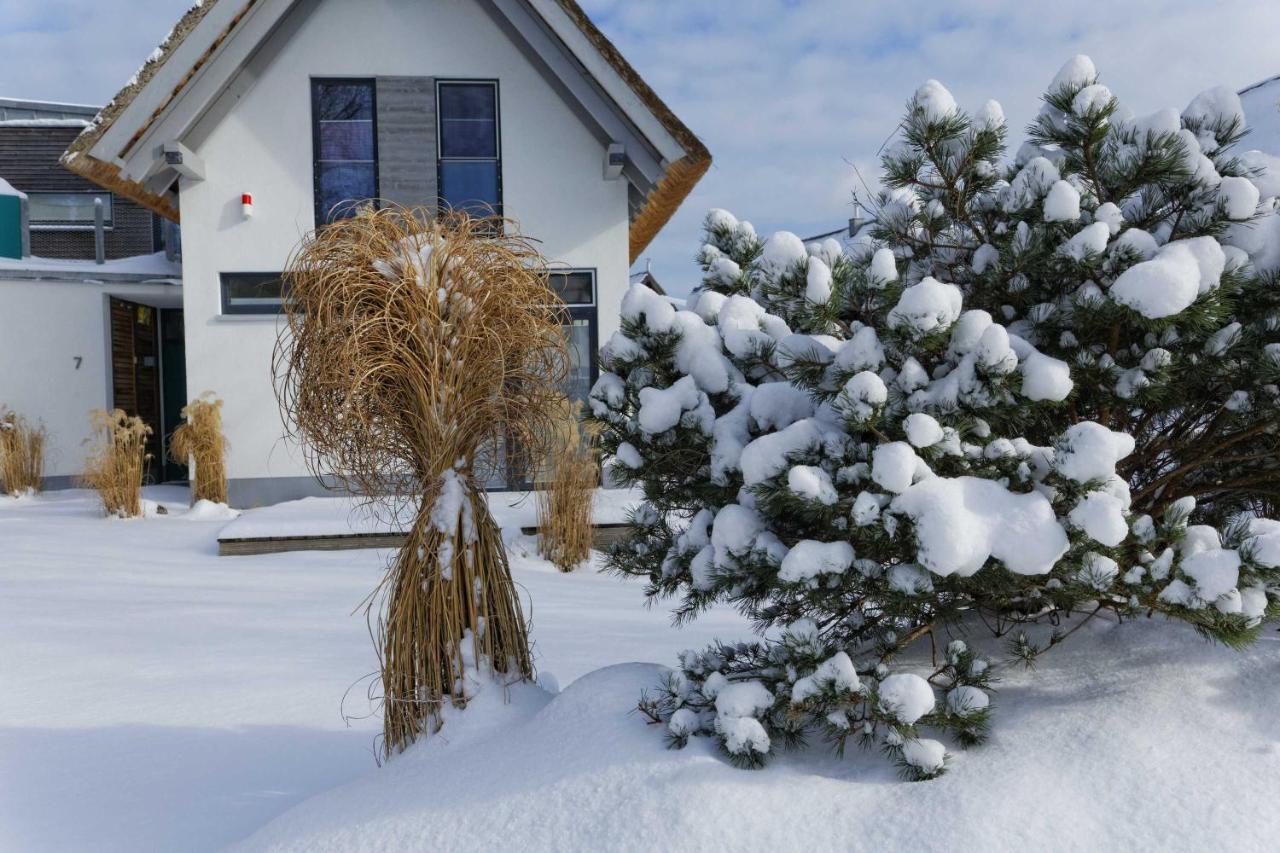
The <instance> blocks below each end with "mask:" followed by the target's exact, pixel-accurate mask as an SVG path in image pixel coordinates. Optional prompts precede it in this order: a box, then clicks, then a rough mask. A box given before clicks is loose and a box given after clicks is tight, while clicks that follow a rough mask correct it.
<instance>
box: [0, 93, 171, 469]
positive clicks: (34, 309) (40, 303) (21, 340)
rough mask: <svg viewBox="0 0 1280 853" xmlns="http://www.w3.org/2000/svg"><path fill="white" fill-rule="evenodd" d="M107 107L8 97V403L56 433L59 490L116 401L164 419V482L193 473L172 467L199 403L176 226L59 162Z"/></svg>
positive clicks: (51, 458)
mask: <svg viewBox="0 0 1280 853" xmlns="http://www.w3.org/2000/svg"><path fill="white" fill-rule="evenodd" d="M97 112H98V108H97V107H92V106H81V105H76V104H60V103H48V102H42V101H33V100H21V99H15V98H0V179H3V184H4V186H5V187H6V188H7V189H6V190H5V192H7V193H12V195H10V196H9V198H8V199H7V200H14V199H16V200H17V201H18V202H19V204H17V205H9V206H6V207H4V208H3V209H4V210H5V211H14V210H16V211H18V215H17V216H12V215H3V216H0V247H3V248H0V405H3V406H6V407H8V408H10V409H12V410H14V411H15V412H18V413H19V414H21V415H23V416H24V417H27V418H29V419H31V420H33V421H38V422H41V423H43V424H44V426H45V428H46V429H47V430H48V433H49V440H48V444H47V447H46V458H45V472H46V475H47V485H48V486H49V487H54V488H56V487H61V486H69V485H72V484H73V483H74V480H75V477H76V476H77V475H78V474H79V473H80V472H81V471H82V470H83V467H84V457H85V451H86V441H87V440H88V439H89V437H90V428H89V419H88V414H89V411H90V410H91V409H102V408H108V409H109V408H113V407H115V406H120V407H122V408H127V409H129V410H130V411H131V412H132V413H134V414H139V415H142V416H143V417H144V419H145V420H147V422H148V423H149V424H151V425H152V429H153V432H152V436H151V446H150V450H151V453H152V455H153V465H152V468H151V470H150V471H149V476H150V478H151V479H152V480H153V481H160V480H164V479H170V478H175V477H182V476H184V472H183V470H181V469H180V468H179V467H178V466H170V468H169V470H168V471H166V470H165V465H164V456H165V454H164V450H165V447H164V440H165V438H166V436H167V435H168V433H169V432H170V431H172V429H173V428H174V427H175V426H176V425H177V422H178V418H179V412H180V411H181V408H182V406H183V404H184V400H185V398H186V390H185V387H184V370H185V357H184V355H183V353H182V351H181V341H182V319H181V318H182V295H181V288H180V286H179V282H178V279H179V277H180V275H181V271H180V269H179V267H178V265H177V264H176V263H174V262H172V260H170V259H168V258H166V257H165V255H164V254H163V249H164V247H163V235H164V234H165V232H166V231H168V230H169V229H166V228H162V227H161V225H160V223H161V220H160V219H159V218H158V217H157V216H155V215H154V214H153V213H151V211H149V210H147V209H146V208H145V207H142V206H141V205H139V204H137V203H135V202H132V201H130V200H128V199H127V198H123V197H119V196H117V195H115V194H114V193H111V192H109V191H106V190H103V189H102V188H101V187H99V186H97V185H95V184H93V183H92V182H90V181H88V180H86V179H85V178H83V177H81V176H80V175H77V174H74V173H73V172H71V171H69V170H67V169H66V168H65V167H64V166H62V165H61V164H60V163H59V158H60V157H61V155H62V153H63V152H64V151H65V150H66V148H67V146H68V145H70V144H71V143H72V142H73V141H74V140H75V138H76V137H77V136H79V134H80V133H81V132H83V130H84V129H85V128H86V127H87V126H88V124H89V123H90V121H91V120H92V119H93V117H94V116H95V115H96V114H97ZM99 205H100V206H101V215H102V223H101V228H100V229H99V227H98V222H97V219H98V215H97V206H99ZM99 251H100V252H101V261H102V262H101V263H98V255H99ZM162 373H163V375H164V376H165V378H166V379H167V380H168V381H167V384H162V382H161V376H162Z"/></svg>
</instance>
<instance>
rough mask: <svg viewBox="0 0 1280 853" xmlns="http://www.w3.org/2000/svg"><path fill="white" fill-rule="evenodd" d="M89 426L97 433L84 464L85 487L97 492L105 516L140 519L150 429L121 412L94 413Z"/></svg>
mask: <svg viewBox="0 0 1280 853" xmlns="http://www.w3.org/2000/svg"><path fill="white" fill-rule="evenodd" d="M89 422H90V423H91V424H92V425H93V430H94V433H96V444H94V445H93V447H92V448H91V449H90V451H89V458H88V460H87V461H86V462H85V470H84V475H83V477H82V479H83V480H84V483H85V485H86V486H88V487H89V488H91V489H95V490H96V491H97V492H98V496H99V497H100V498H101V499H102V509H103V511H104V512H106V514H107V515H110V516H116V517H118V518H136V517H137V516H140V515H142V475H143V472H144V471H145V470H146V467H147V460H149V459H150V458H151V454H149V453H147V436H149V435H150V434H151V427H149V426H147V425H146V424H145V423H144V422H143V420H142V418H138V417H130V416H129V415H127V414H125V413H124V412H123V411H122V410H120V409H115V410H113V411H110V412H108V411H105V410H103V409H94V410H93V411H92V412H90V413H89Z"/></svg>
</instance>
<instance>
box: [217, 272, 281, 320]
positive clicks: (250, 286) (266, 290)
mask: <svg viewBox="0 0 1280 853" xmlns="http://www.w3.org/2000/svg"><path fill="white" fill-rule="evenodd" d="M219 278H220V279H221V280H222V313H223V314H278V313H280V306H281V303H282V302H283V300H284V296H285V294H286V292H287V289H286V288H285V285H284V280H283V279H282V278H281V275H280V273H278V272H224V273H222V275H221V276H219Z"/></svg>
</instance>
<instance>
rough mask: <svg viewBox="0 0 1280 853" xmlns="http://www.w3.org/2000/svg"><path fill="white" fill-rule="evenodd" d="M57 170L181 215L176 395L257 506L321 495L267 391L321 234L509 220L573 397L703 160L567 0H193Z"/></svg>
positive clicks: (706, 158) (235, 488)
mask: <svg viewBox="0 0 1280 853" xmlns="http://www.w3.org/2000/svg"><path fill="white" fill-rule="evenodd" d="M63 163H64V164H65V165H67V166H68V168H70V169H71V170H72V171H74V172H76V173H78V174H80V175H81V176H83V177H85V178H88V179H89V180H92V181H93V182H95V183H96V184H97V185H98V186H100V187H101V188H103V189H105V190H109V191H111V192H112V193H114V194H115V196H116V197H117V198H127V199H131V200H133V201H136V202H138V203H139V204H141V205H143V206H144V207H146V208H148V209H149V210H151V211H152V212H154V213H157V214H159V215H160V216H163V217H165V218H167V219H170V220H173V221H179V219H180V221H181V245H182V246H183V252H182V279H183V282H184V287H183V293H182V299H183V308H184V316H185V330H186V331H185V347H186V374H187V387H189V388H190V389H191V391H192V393H198V392H201V391H204V390H211V391H213V392H215V393H216V394H218V395H219V396H221V397H222V398H223V399H224V401H225V406H224V409H223V416H224V423H225V427H226V431H227V434H228V437H229V439H230V448H231V449H230V455H229V459H228V472H229V475H230V478H231V496H232V501H233V503H236V504H238V505H253V504H259V503H266V502H272V501H276V500H280V499H286V498H292V497H297V496H300V495H305V494H310V493H314V492H315V491H316V490H317V484H316V483H315V482H314V481H313V480H312V479H311V478H310V477H309V476H308V475H307V471H306V469H305V467H304V465H303V460H302V458H301V454H300V453H299V451H298V448H297V447H296V446H293V445H292V444H291V443H289V442H288V441H286V440H284V439H283V437H282V436H283V426H282V424H281V421H280V415H279V413H278V410H277V406H276V401H275V396H274V392H273V389H272V385H271V358H272V352H273V348H274V346H275V342H276V337H277V331H278V328H279V315H278V311H279V299H280V282H279V273H280V271H281V269H282V268H283V267H284V266H285V264H286V262H287V260H288V257H289V255H290V252H291V251H292V250H293V248H294V247H295V246H296V245H297V244H298V242H299V240H300V238H301V237H302V236H303V235H304V234H306V233H307V232H308V231H310V230H312V229H313V228H314V227H315V226H316V225H317V224H323V222H324V221H325V220H326V219H327V218H329V217H331V216H335V215H343V211H344V210H349V209H350V206H351V204H350V203H351V201H352V200H357V201H358V200H363V199H370V198H380V199H384V200H386V201H390V202H396V203H400V204H406V205H413V206H418V205H422V206H428V207H434V206H436V205H437V204H440V203H443V204H449V205H452V206H454V207H472V206H480V205H487V206H491V207H492V208H494V209H496V210H498V211H500V212H501V213H503V214H505V215H506V216H508V217H510V218H513V219H515V220H517V221H518V222H519V223H520V225H521V229H522V231H523V232H524V233H526V234H528V235H531V236H533V237H535V238H537V239H538V240H539V241H540V247H541V249H542V251H543V253H544V254H545V255H546V256H547V257H548V258H550V259H552V260H553V261H554V262H556V263H557V264H558V266H559V267H560V268H561V269H563V270H564V273H563V274H562V275H560V276H557V277H556V278H555V280H554V286H555V287H556V288H557V289H558V290H559V291H560V293H561V295H562V296H563V297H564V300H565V301H566V302H567V303H568V304H570V306H571V308H570V314H571V317H570V318H569V319H570V323H571V325H570V326H569V327H568V328H567V332H568V334H569V336H570V340H571V341H572V343H573V345H574V350H575V354H576V358H577V363H576V365H575V373H574V380H573V385H572V389H571V390H572V391H573V393H574V394H575V395H577V396H582V395H584V394H585V393H586V390H587V389H588V388H589V387H590V385H591V383H592V382H593V381H594V378H595V373H596V364H595V352H596V348H597V346H598V343H599V342H600V341H601V340H603V339H604V338H606V337H607V336H608V335H610V334H611V333H612V332H613V331H614V330H615V329H616V327H617V323H618V314H619V308H620V304H621V300H622V296H623V293H624V292H625V289H626V287H627V278H628V276H627V271H628V268H629V266H630V264H631V263H632V262H633V260H634V259H635V258H636V257H637V256H638V255H639V254H640V252H641V251H642V250H643V249H644V247H645V246H646V245H648V243H649V242H650V241H651V240H652V239H653V237H654V236H655V235H656V234H657V232H658V230H659V229H660V228H661V227H662V226H663V225H664V224H665V223H666V222H667V220H668V219H669V218H670V217H671V215H672V214H673V213H674V211H675V209H676V208H677V207H678V205H679V204H680V203H681V202H682V201H683V200H684V198H685V197H686V196H687V195H688V193H689V192H690V190H691V189H692V188H693V186H694V184H695V183H696V182H697V181H698V179H699V178H700V177H701V176H702V174H703V173H704V172H705V171H706V169H707V168H708V166H709V165H710V155H709V154H708V153H707V151H706V149H705V148H704V147H703V146H702V144H701V143H700V142H699V141H698V139H697V138H696V137H695V136H694V135H693V134H692V133H691V132H690V131H689V130H688V128H686V127H685V126H684V124H682V123H681V122H680V120H679V119H678V118H676V116H675V115H674V114H672V112H671V111H670V110H669V109H668V108H667V107H666V106H665V105H664V104H663V103H662V101H661V100H660V99H659V98H658V96H657V95H656V94H654V92H653V91H652V90H651V89H650V88H649V87H648V86H647V85H646V84H645V83H644V81H643V80H641V79H640V77H639V75H638V74H637V73H636V72H635V71H634V69H632V68H631V66H630V65H628V64H627V62H626V60H625V59H623V58H622V57H621V55H620V54H619V53H618V52H617V50H616V49H615V48H614V47H613V45H612V44H610V43H609V42H608V40H606V39H605V38H604V36H603V35H601V33H600V32H599V31H598V30H597V29H596V28H595V26H594V25H593V24H592V23H591V21H590V20H589V19H588V18H587V16H586V15H585V13H583V11H582V10H581V9H580V8H579V7H578V5H577V4H576V3H575V2H572V0H363V2H360V3H353V2H347V0H256V2H246V0H206V2H204V3H203V4H200V5H197V6H196V7H195V8H193V9H192V10H191V11H190V12H188V13H187V15H186V16H185V17H184V18H183V19H182V20H181V21H180V22H179V23H178V25H177V27H176V28H175V29H174V31H173V34H172V35H171V36H170V38H169V39H168V40H167V41H166V42H165V44H164V45H162V46H161V49H160V50H159V51H157V53H156V55H155V57H154V58H153V59H152V60H151V61H149V62H148V63H147V65H146V66H144V68H143V69H142V71H141V72H140V74H139V75H138V76H137V78H136V79H135V80H134V81H131V82H130V83H129V84H128V85H127V86H126V88H125V89H124V90H123V91H122V92H121V93H120V94H119V95H118V96H117V97H116V98H115V99H114V100H113V101H112V103H111V104H110V105H108V106H107V107H106V108H105V109H104V110H103V111H102V113H101V115H100V116H99V117H98V119H97V122H96V123H95V124H94V125H93V126H92V127H90V128H89V130H87V131H86V132H85V133H84V134H83V135H82V136H80V137H79V138H78V139H77V140H76V141H75V142H74V143H73V144H72V145H71V147H70V149H69V150H68V152H67V154H66V155H65V156H64V158H63ZM244 196H250V197H251V199H252V216H247V215H246V214H245V212H244V210H243V208H242V198H243V197H244ZM99 319H100V320H101V321H105V318H104V317H100V318H99Z"/></svg>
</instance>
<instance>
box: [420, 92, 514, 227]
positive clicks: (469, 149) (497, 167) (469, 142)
mask: <svg viewBox="0 0 1280 853" xmlns="http://www.w3.org/2000/svg"><path fill="white" fill-rule="evenodd" d="M436 114H437V116H438V117H439V118H438V121H439V125H438V137H439V138H438V146H437V149H438V150H437V155H438V168H439V173H438V177H439V191H440V206H441V207H442V208H453V209H455V210H465V211H467V212H469V213H471V214H473V215H477V216H492V215H498V216H501V215H502V154H501V151H502V146H501V141H500V136H499V131H498V84H497V82H496V81H466V82H462V81H447V82H444V81H442V82H439V83H437V84H436Z"/></svg>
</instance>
